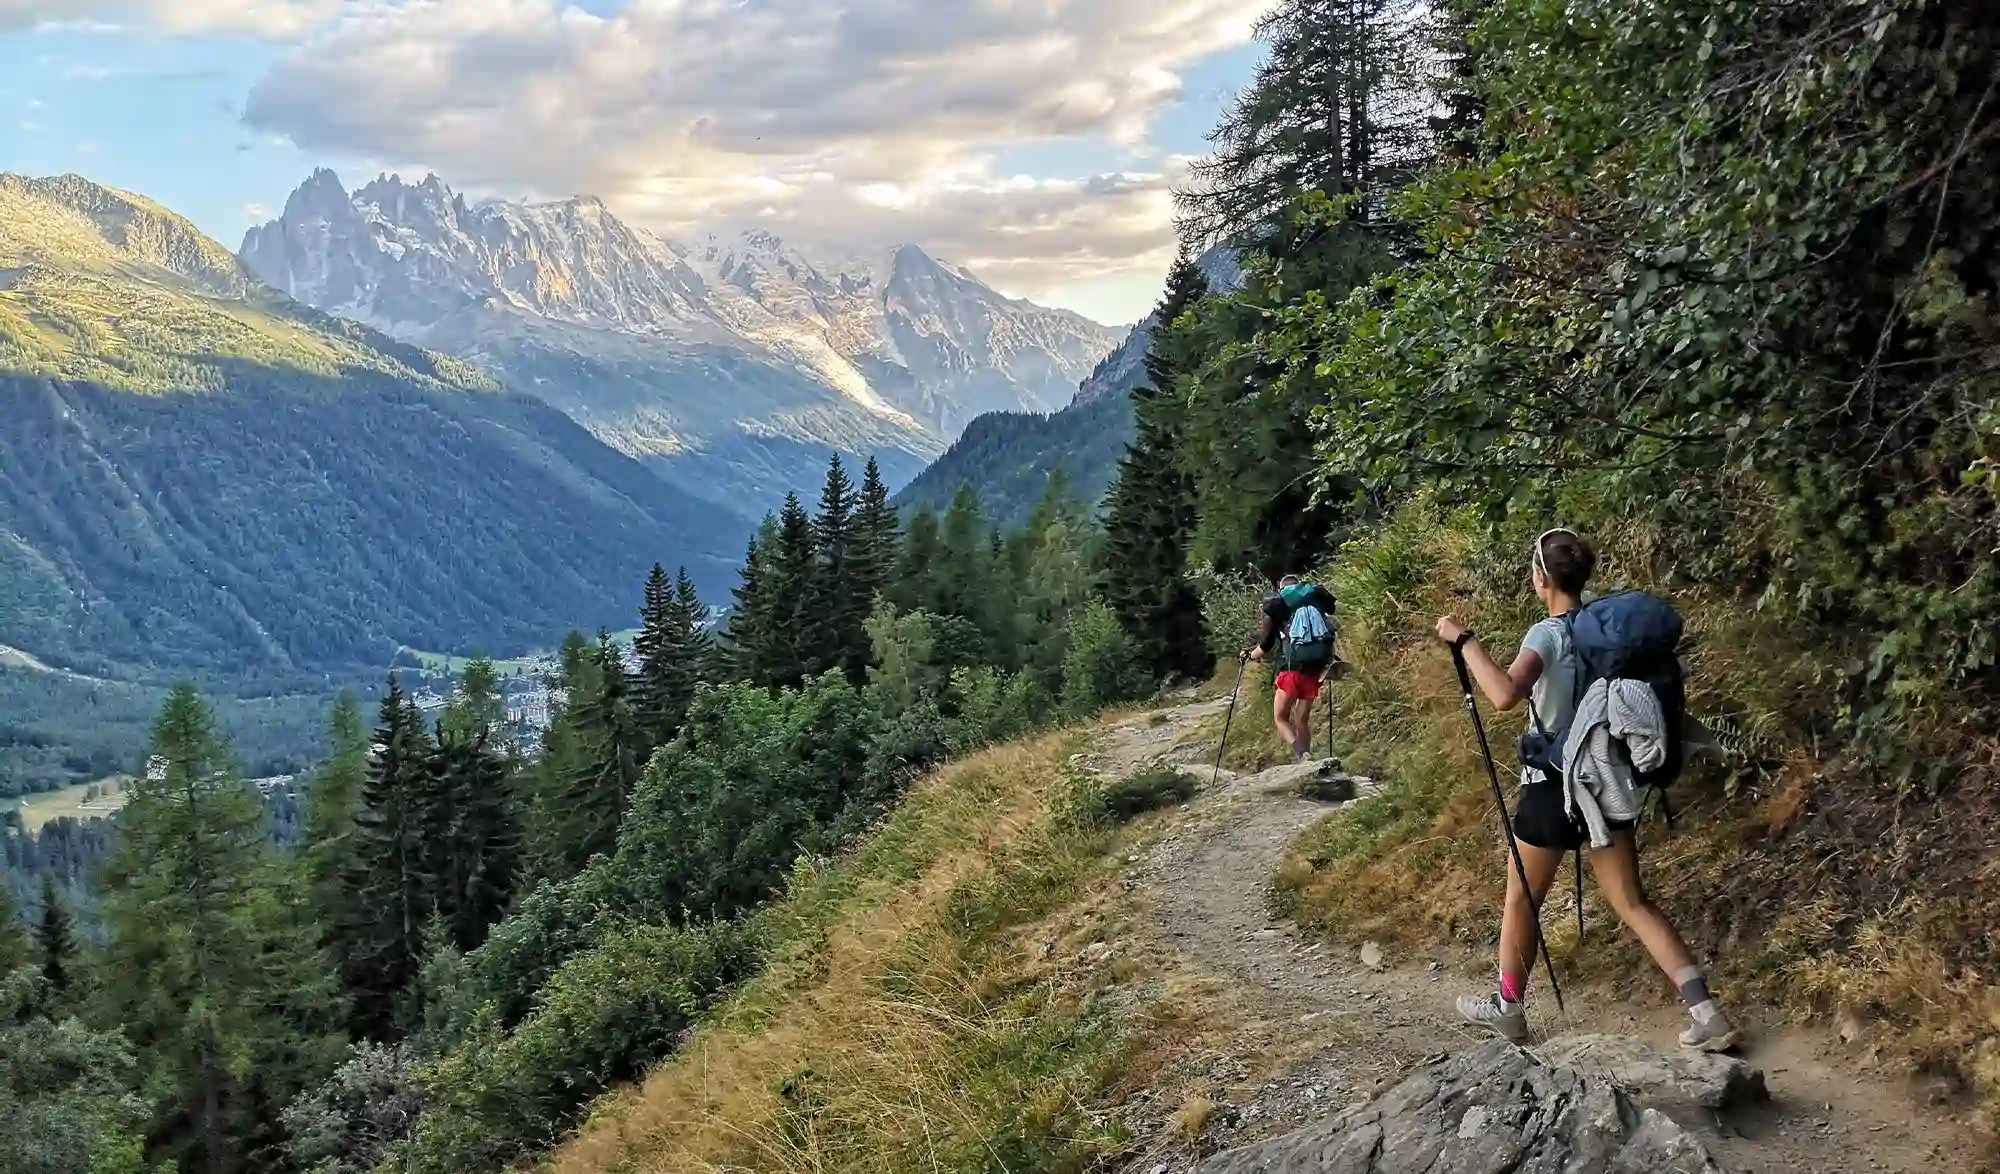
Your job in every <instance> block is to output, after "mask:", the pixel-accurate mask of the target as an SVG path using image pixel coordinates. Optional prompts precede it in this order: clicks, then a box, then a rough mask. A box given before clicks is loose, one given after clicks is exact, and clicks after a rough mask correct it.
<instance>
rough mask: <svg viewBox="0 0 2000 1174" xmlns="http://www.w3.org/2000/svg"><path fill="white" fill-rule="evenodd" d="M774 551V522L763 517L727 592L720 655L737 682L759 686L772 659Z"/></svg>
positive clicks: (768, 515)
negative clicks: (726, 619) (726, 620)
mask: <svg viewBox="0 0 2000 1174" xmlns="http://www.w3.org/2000/svg"><path fill="white" fill-rule="evenodd" d="M777 551H778V519H777V518H775V517H773V516H772V515H770V514H765V515H764V521H763V524H762V525H760V526H759V527H758V528H757V533H755V534H754V535H752V536H751V538H750V545H749V548H748V549H747V550H745V551H744V553H743V566H742V567H741V568H740V569H739V570H738V571H737V575H738V576H739V577H740V580H741V581H740V582H739V583H737V585H736V586H735V587H734V588H732V589H731V590H730V600H731V607H730V609H729V625H728V628H727V629H726V630H725V632H724V634H723V646H724V654H725V656H726V657H727V659H728V663H729V671H730V674H731V675H732V676H734V677H735V678H736V679H737V680H741V681H750V682H752V683H755V684H763V683H764V678H765V676H766V673H767V666H768V665H769V664H770V663H771V662H772V661H773V660H774V659H775V657H776V652H775V651H774V649H773V647H772V639H773V636H772V623H773V619H774V616H773V610H772V609H773V608H774V607H775V601H774V599H773V596H772V593H771V585H772V581H773V580H772V570H771V562H772V560H773V559H775V558H776V557H777Z"/></svg>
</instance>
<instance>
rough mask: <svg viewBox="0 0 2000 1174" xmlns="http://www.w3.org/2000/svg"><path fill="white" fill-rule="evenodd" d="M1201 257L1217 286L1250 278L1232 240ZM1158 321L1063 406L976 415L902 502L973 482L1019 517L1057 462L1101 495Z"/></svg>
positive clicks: (1014, 519) (1121, 447) (946, 496)
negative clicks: (1056, 409)
mask: <svg viewBox="0 0 2000 1174" xmlns="http://www.w3.org/2000/svg"><path fill="white" fill-rule="evenodd" d="M1195 263H1196V264H1197V265H1198V266H1199V267H1200V268H1201V271H1202V273H1203V275H1204V276H1206V277H1207V278H1208V284H1209V288H1210V289H1213V290H1218V291H1228V290H1235V289H1238V288H1240V287H1241V286H1242V284H1243V268H1242V265H1241V263H1240V262H1239V260H1238V257H1237V255H1236V253H1235V252H1234V251H1233V250H1232V249H1230V248H1229V247H1227V246H1225V245H1217V246H1215V247H1213V248H1211V249H1209V250H1208V251H1207V252H1206V253H1203V254H1202V255H1201V257H1200V258H1199V259H1198V260H1197V261H1196V262H1195ZM1158 326H1159V315H1158V314H1157V312H1156V313H1152V314H1148V315H1146V317H1145V318H1144V319H1143V320H1142V321H1140V323H1139V324H1138V325H1137V326H1134V327H1133V328H1132V330H1131V333H1129V334H1128V335H1126V337H1125V340H1124V341H1123V342H1121V343H1119V344H1118V346H1117V348H1116V349H1114V350H1113V351H1112V352H1111V353H1110V354H1108V355H1106V356H1105V357H1104V359H1103V360H1102V361H1101V362H1099V363H1098V364H1097V366H1096V367H1095V368H1094V369H1092V371H1091V373H1090V375H1089V377H1088V378H1086V379H1084V381H1083V383H1082V385H1081V386H1079V387H1078V388H1077V393H1076V397H1075V399H1074V400H1072V401H1071V402H1070V403H1069V404H1068V405H1067V406H1066V407H1064V408H1062V409H1061V410H1060V411H1056V412H1052V413H1049V412H1034V411H1029V412H1010V411H1001V412H994V413H992V414H990V415H987V416H982V417H980V418H979V419H977V420H974V421H973V422H972V424H971V426H970V427H968V428H967V429H966V430H965V434H964V435H963V436H961V437H959V439H958V441H957V442H956V443H954V444H953V445H952V446H951V447H950V448H949V449H947V450H946V451H945V453H944V455H943V456H941V457H939V458H938V459H937V460H936V461H934V462H932V464H931V465H930V467H928V468H926V469H925V470H924V471H923V472H922V473H920V474H918V476H917V477H916V479H915V480H913V481H911V482H910V484H909V485H907V486H906V487H904V489H903V490H902V492H901V493H899V494H898V495H897V498H896V501H897V504H898V505H900V506H903V507H905V508H915V507H917V506H929V507H931V508H932V509H934V510H943V509H944V508H945V507H946V506H948V505H949V504H951V500H952V498H954V497H956V496H957V495H958V492H959V491H960V490H961V489H964V488H967V487H970V488H971V489H972V490H973V491H974V492H975V493H977V494H978V495H979V497H980V500H981V501H982V502H983V503H984V504H985V506H986V509H987V514H988V516H989V517H991V518H993V519H994V520H995V521H996V522H998V523H999V524H1001V525H1003V526H1010V525H1019V524H1021V523H1022V522H1024V521H1026V520H1027V517H1028V514H1029V513H1030V512H1031V511H1033V509H1034V508H1035V504H1036V503H1037V502H1039V501H1041V499H1042V497H1043V495H1044V494H1046V493H1047V491H1048V484H1049V477H1050V476H1051V475H1052V474H1053V473H1054V472H1055V471H1056V470H1057V469H1061V470H1063V472H1064V473H1065V474H1066V475H1067V476H1068V478H1069V487H1068V488H1069V492H1071V493H1073V494H1075V495H1076V497H1077V498H1078V499H1079V500H1082V501H1086V502H1097V501H1100V500H1101V499H1102V498H1103V497H1104V494H1105V492H1106V491H1107V490H1109V489H1110V488H1111V483H1112V481H1113V480H1114V479H1115V478H1116V477H1117V474H1118V461H1119V458H1120V457H1122V456H1124V455H1125V447H1126V445H1128V444H1130V443H1131V440H1132V434H1133V431H1134V423H1133V417H1132V398H1131V396H1132V392H1133V391H1134V390H1135V389H1137V388H1139V387H1140V386H1142V385H1143V384H1144V383H1145V381H1146V367H1145V361H1146V351H1147V349H1148V348H1149V347H1151V346H1152V343H1153V332H1154V330H1155V329H1157V328H1158Z"/></svg>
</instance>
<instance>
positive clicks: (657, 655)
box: [632, 566, 715, 756]
mask: <svg viewBox="0 0 2000 1174" xmlns="http://www.w3.org/2000/svg"><path fill="white" fill-rule="evenodd" d="M707 619H708V611H707V609H706V608H704V607H703V606H702V605H701V596H700V595H698V594H697V593H696V592H695V587H694V580H693V579H690V578H689V577H688V573H687V568H686V567H682V568H680V570H679V573H678V574H677V576H676V578H675V579H674V581H672V582H669V581H668V580H667V575H666V569H665V568H663V567H657V566H656V567H654V568H653V578H652V579H651V580H650V581H648V582H647V584H646V605H645V607H644V609H643V610H642V611H641V613H640V627H639V635H638V636H637V637H636V638H635V639H634V640H633V642H632V650H633V652H635V653H636V654H637V655H638V658H639V672H638V676H637V679H635V680H634V681H633V683H632V697H633V702H632V704H633V712H634V713H635V715H636V716H637V718H638V721H639V724H640V728H641V730H642V732H643V733H644V735H645V741H646V745H645V750H646V751H647V756H650V753H651V751H652V750H653V749H654V748H655V747H659V746H664V745H666V744H667V743H668V742H671V741H673V739H674V736H675V735H676V734H678V733H680V730H681V725H682V723H683V722H685V721H686V720H687V714H688V709H689V707H691V706H692V705H693V704H694V695H695V689H696V687H697V686H699V685H700V684H702V683H703V682H713V681H714V680H715V663H714V661H715V645H714V641H713V640H711V639H710V638H709V635H708V631H707V629H706V627H705V626H704V625H705V624H706V622H707Z"/></svg>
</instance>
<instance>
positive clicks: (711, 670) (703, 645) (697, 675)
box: [674, 567, 720, 718]
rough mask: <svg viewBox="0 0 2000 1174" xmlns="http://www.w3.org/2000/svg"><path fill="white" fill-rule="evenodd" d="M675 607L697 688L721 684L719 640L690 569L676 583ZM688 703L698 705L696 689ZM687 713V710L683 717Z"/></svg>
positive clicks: (682, 573) (689, 694) (685, 650)
mask: <svg viewBox="0 0 2000 1174" xmlns="http://www.w3.org/2000/svg"><path fill="white" fill-rule="evenodd" d="M674 606H675V607H676V608H677V609H678V610H679V613H680V615H679V621H678V622H679V623H680V624H681V625H682V630H683V631H685V632H686V633H687V645H686V647H685V649H684V650H683V652H682V657H681V659H682V660H683V662H684V663H686V665H687V667H688V676H689V678H690V679H691V681H692V683H693V684H695V685H703V684H708V685H713V684H719V683H720V677H719V674H718V669H719V666H718V665H717V663H716V652H715V637H713V636H711V635H709V632H708V608H706V607H704V606H702V602H701V596H700V594H699V593H697V592H696V591H695V588H694V580H693V579H691V578H689V577H688V573H687V568H686V567H682V568H681V569H680V573H679V574H678V575H677V576H676V577H675V580H674ZM687 700H688V703H689V704H690V705H691V704H693V702H694V690H693V689H690V690H689V691H688V697H687ZM686 713H687V710H686V708H685V707H684V708H683V709H682V710H681V714H682V717H683V718H685V716H686Z"/></svg>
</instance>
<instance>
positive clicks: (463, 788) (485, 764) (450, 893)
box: [425, 734, 521, 950]
mask: <svg viewBox="0 0 2000 1174" xmlns="http://www.w3.org/2000/svg"><path fill="white" fill-rule="evenodd" d="M431 775H432V781H431V786H432V789H433V791H434V793H435V794H436V796H437V800H436V803H435V804H434V805H433V807H432V809H431V811H432V815H433V820H432V828H431V831H430V834H429V837H428V844H429V848H430V852H429V855H430V859H429V860H428V861H427V862H426V865H425V872H426V873H428V874H429V875H431V876H434V877H436V878H437V889H436V900H435V903H434V915H435V917H436V918H437V919H438V921H439V922H440V923H441V924H442V925H443V926H444V927H445V928H446V930H447V931H448V933H449V935H450V940H451V942H452V943H453V944H454V945H455V946H456V947H457V948H458V949H460V950H473V949H477V948H478V947H479V945H480V943H482V942H484V941H485V940H486V931H487V930H489V929H491V928H492V927H493V925H494V924H495V923H496V922H498V921H499V920H500V918H501V916H502V915H504V914H505V913H506V911H507V902H508V900H509V899H510V898H511V897H512V896H513V893H514V886H515V883H516V880H517V873H518V870H519V860H520V849H521V831H520V825H519V822H518V821H517V820H516V818H515V814H514V802H513V796H512V795H511V794H510V791H509V786H508V782H509V780H508V772H507V762H506V760H505V759H504V758H502V757H501V756H500V755H499V754H497V753H495V752H494V751H493V750H492V748H491V745H490V744H489V742H488V740H487V736H486V735H484V734H481V735H477V736H475V737H474V738H472V739H470V740H467V739H463V738H458V737H452V736H445V737H441V738H440V739H439V741H438V747H437V750H436V753H435V754H434V755H433V757H432V760H431ZM425 942H426V945H427V946H435V944H436V939H435V936H434V935H433V934H432V933H431V932H430V931H429V930H428V929H427V930H426V931H425Z"/></svg>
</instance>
